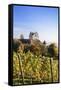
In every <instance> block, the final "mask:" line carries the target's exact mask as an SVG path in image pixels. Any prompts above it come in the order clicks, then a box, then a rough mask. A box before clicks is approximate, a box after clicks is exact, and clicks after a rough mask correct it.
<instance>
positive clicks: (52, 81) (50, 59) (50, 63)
mask: <svg viewBox="0 0 61 90" xmlns="http://www.w3.org/2000/svg"><path fill="white" fill-rule="evenodd" d="M52 60H53V59H52V58H50V69H51V82H53V68H52Z"/></svg>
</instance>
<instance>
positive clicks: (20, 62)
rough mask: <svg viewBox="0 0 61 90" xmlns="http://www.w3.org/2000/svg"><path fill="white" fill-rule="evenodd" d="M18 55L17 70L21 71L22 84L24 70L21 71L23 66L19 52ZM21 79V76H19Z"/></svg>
mask: <svg viewBox="0 0 61 90" xmlns="http://www.w3.org/2000/svg"><path fill="white" fill-rule="evenodd" d="M17 56H18V60H19V70H20V72H21V76H22V81H23V84H24V72H23V66H22V61H21V57H20V55H19V54H17ZM20 79H21V77H20Z"/></svg>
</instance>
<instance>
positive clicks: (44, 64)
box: [13, 51, 58, 85]
mask: <svg viewBox="0 0 61 90" xmlns="http://www.w3.org/2000/svg"><path fill="white" fill-rule="evenodd" d="M18 56H19V57H18ZM52 68H53V82H57V81H58V60H53V62H52ZM47 82H48V83H49V82H52V80H51V68H50V57H46V56H41V55H39V56H37V55H35V54H33V53H32V52H30V51H28V52H27V53H25V52H20V53H18V52H13V84H15V85H18V84H20V85H21V84H32V83H47Z"/></svg>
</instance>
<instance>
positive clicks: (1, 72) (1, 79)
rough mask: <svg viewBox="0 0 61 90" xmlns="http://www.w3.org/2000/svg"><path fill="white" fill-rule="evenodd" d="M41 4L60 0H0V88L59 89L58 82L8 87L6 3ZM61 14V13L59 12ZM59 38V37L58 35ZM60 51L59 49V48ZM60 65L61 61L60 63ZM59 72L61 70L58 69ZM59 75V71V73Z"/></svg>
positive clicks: (59, 3) (54, 3) (59, 4)
mask: <svg viewBox="0 0 61 90" xmlns="http://www.w3.org/2000/svg"><path fill="white" fill-rule="evenodd" d="M10 3H16V4H18V3H19V4H33V5H34V4H41V5H47V6H49V5H51V6H60V7H61V0H9V1H8V0H0V90H18V89H19V90H34V89H35V90H60V88H61V83H60V84H46V85H32V86H17V87H16V86H15V87H10V86H8V85H7V82H8V4H10ZM60 11H61V10H60ZM60 14H61V13H60ZM60 21H61V20H60ZM60 38H61V37H60ZM60 51H61V49H60ZM60 65H61V63H60ZM60 72H61V70H60ZM60 76H61V73H60Z"/></svg>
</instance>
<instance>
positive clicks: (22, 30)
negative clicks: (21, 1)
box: [13, 5, 58, 43]
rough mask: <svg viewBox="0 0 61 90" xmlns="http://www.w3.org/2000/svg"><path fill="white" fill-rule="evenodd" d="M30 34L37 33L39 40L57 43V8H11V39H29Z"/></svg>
mask: <svg viewBox="0 0 61 90" xmlns="http://www.w3.org/2000/svg"><path fill="white" fill-rule="evenodd" d="M30 32H38V34H39V39H40V40H41V41H44V40H45V41H46V42H55V43H58V8H51V7H50V8H49V7H31V6H15V5H14V7H13V34H14V35H13V37H14V38H20V35H21V34H23V35H24V38H29V33H30Z"/></svg>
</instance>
